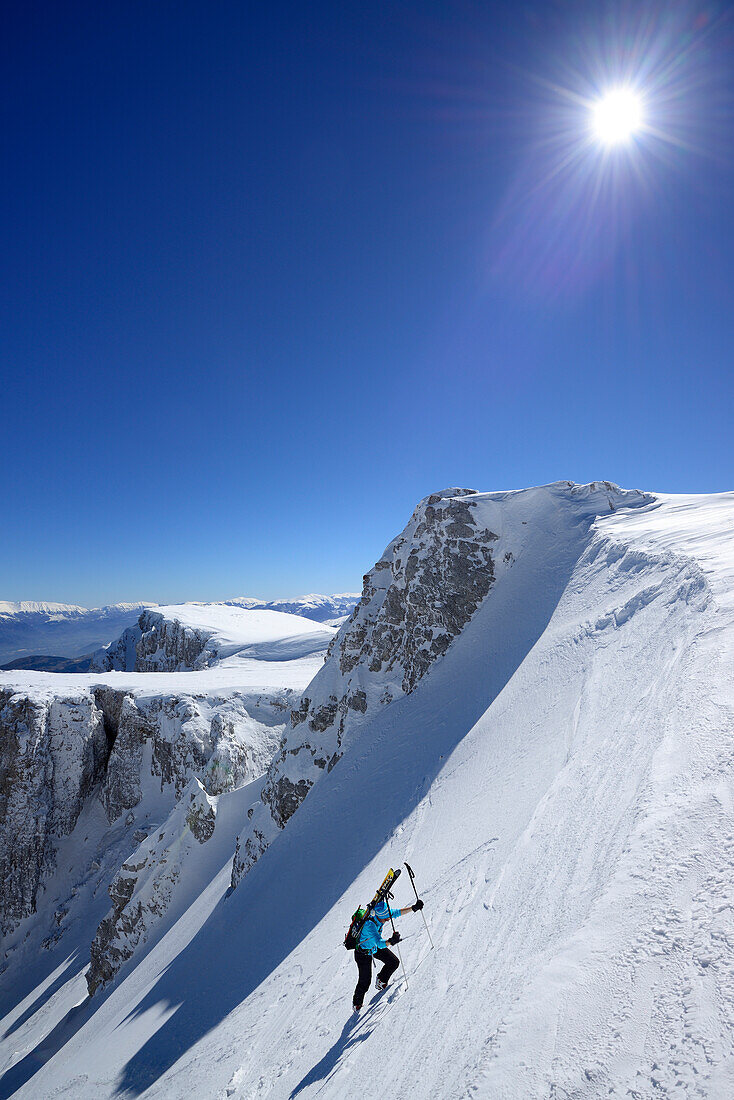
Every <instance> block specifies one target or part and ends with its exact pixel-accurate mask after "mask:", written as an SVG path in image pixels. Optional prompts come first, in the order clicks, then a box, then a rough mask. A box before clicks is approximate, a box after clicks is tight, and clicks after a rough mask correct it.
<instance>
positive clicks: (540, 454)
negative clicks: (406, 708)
mask: <svg viewBox="0 0 734 1100" xmlns="http://www.w3.org/2000/svg"><path fill="white" fill-rule="evenodd" d="M8 18H9V26H8V28H7V31H6V34H5V36H4V41H3V43H2V46H0V49H2V55H3V56H2V67H1V71H2V76H1V77H0V79H2V81H3V84H4V87H3V103H4V109H3V137H4V142H3V144H4V153H5V156H4V162H5V165H6V171H4V172H3V175H2V179H1V181H0V191H1V195H0V198H1V200H2V202H1V203H0V220H1V222H2V250H1V255H2V263H3V265H4V268H5V270H4V273H3V274H4V278H3V286H4V294H3V296H2V300H1V301H0V323H1V328H2V398H3V402H2V405H3V417H2V435H1V438H0V470H1V479H2V480H1V484H2V493H3V502H4V507H3V537H2V540H1V541H0V598H4V599H47V600H63V601H69V602H79V603H83V604H87V605H90V604H99V603H103V602H111V601H114V600H122V599H137V598H145V599H156V600H161V601H164V600H181V599H187V598H190V599H216V598H220V597H225V596H231V595H240V594H247V595H259V596H263V597H266V598H270V597H275V596H288V595H295V594H298V593H301V592H304V591H339V590H347V589H348V590H358V589H359V588H360V587H361V577H362V573H363V572H364V571H365V570H366V569H367V568H369V567H370V566H371V565H372V563H373V562H374V561H375V560H376V558H377V557H378V555H379V554H380V552H381V550H382V549H383V547H384V546H385V544H386V543H387V542H388V541H389V539H390V538H392V537H393V535H394V534H396V533H397V531H399V530H400V529H401V528H402V526H403V525H404V523H405V522H406V520H407V518H408V516H409V514H410V512H411V511H412V509H413V507H414V505H415V503H416V502H417V501H418V499H420V498H421V497H422V496H424V495H426V494H427V493H429V492H431V491H433V490H435V489H439V488H443V487H445V486H447V485H465V486H471V487H475V488H479V489H485V490H488V489H500V488H514V487H520V486H524V485H528V484H538V483H543V482H547V481H553V480H557V479H559V478H570V479H573V480H576V481H586V480H591V479H595V478H607V479H611V480H615V481H618V482H620V483H621V484H623V485H625V486H636V487H640V488H644V489H653V490H654V489H659V490H663V491H669V492H689V491H700V492H709V491H721V490H725V489H731V488H734V485H733V480H734V479H733V478H732V445H731V434H732V433H731V424H732V412H733V411H734V400H733V398H734V381H733V380H732V347H733V346H734V308H733V303H732V290H731V288H732V285H733V276H734V248H733V247H732V245H733V244H734V239H733V238H734V207H733V206H732V203H731V191H732V183H733V182H734V173H733V172H732V152H733V150H732V126H731V123H732V109H731V107H732V95H733V94H734V89H733V87H732V78H731V72H732V60H733V59H734V44H733V37H732V34H733V28H732V22H731V19H730V18H729V17H728V15H727V5H717V4H715V3H714V4H699V3H691V4H686V3H680V2H678V3H675V4H667V5H666V4H655V5H652V4H651V5H647V4H640V3H638V2H637V3H634V4H632V3H629V4H619V3H617V4H611V5H606V4H604V3H599V4H588V3H583V2H579V3H575V2H573V0H567V2H563V3H560V2H539V3H525V4H518V3H514V2H512V3H511V2H509V0H508V2H507V3H494V4H493V3H482V4H479V3H426V2H422V3H420V4H418V3H414V4H390V5H387V4H386V5H365V4H364V3H350V2H344V0H341V2H339V3H333V4H332V3H318V2H315V3H313V4H309V5H304V4H286V3H277V2H276V3H273V4H269V5H254V4H246V3H241V2H239V3H217V2H213V3H211V4H206V5H202V4H200V3H197V4H194V3H188V2H186V0H177V2H176V3H171V2H168V0H161V2H159V3H156V4H152V5H151V4H143V3H125V4H113V3H110V4H102V5H100V4H91V3H76V4H74V3H71V4H64V5H58V4H55V5H47V6H46V5H42V4H29V5H26V6H19V5H16V6H15V9H14V10H13V11H12V12H10V14H9V17H8ZM630 79H632V80H633V81H634V82H636V84H637V86H639V88H640V89H641V91H642V92H643V94H644V95H645V96H646V97H647V109H648V113H649V117H650V119H651V120H652V122H653V123H654V126H652V125H651V127H650V130H651V132H650V133H642V134H641V135H639V136H638V138H637V139H635V140H634V142H633V143H632V146H630V147H625V148H624V149H622V150H612V151H609V150H604V149H602V148H600V147H594V145H593V143H590V142H589V138H588V121H587V119H588V109H587V107H586V106H584V104H588V102H589V101H590V100H591V99H593V98H594V96H595V95H597V94H601V93H602V92H603V91H604V90H605V88H607V87H609V86H613V85H614V84H618V83H619V82H620V81H629V80H630ZM653 131H654V132H653Z"/></svg>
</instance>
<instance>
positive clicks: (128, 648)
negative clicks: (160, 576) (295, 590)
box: [92, 603, 334, 672]
mask: <svg viewBox="0 0 734 1100" xmlns="http://www.w3.org/2000/svg"><path fill="white" fill-rule="evenodd" d="M333 634H334V630H333V628H331V627H328V626H326V625H323V624H319V626H318V627H317V626H315V625H314V623H313V621H312V620H311V619H308V618H303V617H302V616H300V615H289V614H286V613H283V612H281V611H267V610H264V609H263V608H262V607H260V606H259V605H257V606H255V607H252V608H245V607H242V606H240V605H233V604H231V603H229V604H216V603H214V604H212V603H207V604H199V603H182V604H171V605H169V606H161V607H156V608H150V609H148V610H146V611H143V612H142V614H141V615H140V618H139V619H138V621H137V623H135V625H134V626H131V627H128V628H127V630H125V631H123V633H122V634H121V635H120V637H119V638H118V639H117V641H115V642H112V643H111V644H110V645H109V646H105V647H104V648H103V649H100V650H98V651H97V652H96V653H95V654H94V655H93V657H92V668H93V669H95V670H100V671H106V672H109V671H112V670H117V671H122V672H184V671H191V670H195V669H202V668H209V667H210V666H211V665H215V664H219V663H221V662H222V661H225V660H228V659H231V658H235V657H238V656H241V657H244V658H247V659H250V658H253V657H256V658H257V659H259V660H284V659H291V658H293V657H295V656H301V657H303V656H306V655H307V654H308V653H316V652H320V651H322V650H324V649H326V648H327V646H328V645H329V642H330V641H331V638H332V636H333Z"/></svg>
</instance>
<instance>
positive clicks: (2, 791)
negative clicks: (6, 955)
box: [0, 685, 294, 935]
mask: <svg viewBox="0 0 734 1100" xmlns="http://www.w3.org/2000/svg"><path fill="white" fill-rule="evenodd" d="M293 698H294V693H293V692H290V691H281V692H280V693H279V694H278V695H276V696H274V697H273V698H270V697H264V698H260V697H256V698H245V697H243V696H240V695H232V696H228V697H225V698H222V699H217V698H216V697H211V696H210V697H206V698H202V697H194V696H188V695H163V696H156V695H153V696H148V695H140V694H138V695H133V694H132V693H131V692H126V691H123V690H118V689H116V688H113V687H109V686H107V685H98V686H93V687H91V688H82V689H80V690H79V692H78V693H77V694H75V695H74V696H67V697H60V698H51V697H48V696H45V695H43V694H39V695H37V696H34V695H32V694H28V693H23V692H13V691H12V690H9V689H8V690H3V691H0V874H1V875H2V881H3V886H4V888H3V891H2V893H0V931H1V932H2V934H3V935H6V934H7V933H8V932H10V931H12V930H13V929H14V928H15V927H16V926H17V924H18V923H19V922H20V921H21V920H22V919H23V918H24V917H27V916H29V915H30V914H32V913H34V912H35V911H36V899H37V894H38V890H39V888H40V887H41V886H42V885H43V882H44V880H45V879H46V878H47V877H48V876H49V875H50V874H51V873H52V872H53V870H54V868H55V865H56V841H57V840H58V839H59V838H61V837H64V836H67V835H68V834H69V833H71V832H72V830H73V829H74V826H75V825H76V822H77V819H78V817H79V814H80V812H81V809H82V807H83V805H84V804H85V801H87V800H88V799H89V798H99V799H100V801H101V802H102V805H103V807H104V810H105V815H106V818H107V821H108V822H109V823H110V824H113V823H115V822H119V821H120V819H121V818H123V816H124V815H129V822H128V821H127V818H125V820H126V824H128V825H129V826H130V827H132V825H133V823H134V821H135V814H134V813H131V811H135V810H136V809H137V807H138V806H139V805H140V804H141V802H142V800H143V797H144V791H145V790H146V789H148V790H149V791H150V789H151V787H154V788H158V790H159V791H160V792H161V797H162V798H163V800H164V804H165V803H167V806H173V805H174V804H175V803H176V802H177V801H178V800H179V799H180V798H181V797H182V795H183V794H184V792H185V790H186V789H187V787H188V786H189V785H190V783H191V782H192V780H193V779H195V778H200V779H201V785H202V788H203V789H204V790H205V791H207V792H208V793H209V794H211V795H217V794H220V793H221V792H223V791H227V790H232V789H234V788H236V787H239V786H241V785H242V784H244V783H247V782H250V781H251V780H252V779H254V778H255V777H256V776H258V775H262V774H263V772H264V770H265V768H266V767H267V764H268V762H269V761H270V759H271V758H272V755H273V752H274V751H275V750H276V748H277V746H278V743H279V740H280V736H281V733H282V729H283V725H284V722H285V721H286V716H287V714H288V712H289V710H290V707H291V706H292V700H293ZM159 820H160V819H159ZM189 827H190V828H191V829H192V831H194V832H195V834H196V835H197V837H204V836H205V835H206V832H207V829H208V825H207V823H206V820H205V819H203V818H202V819H199V817H197V818H196V819H192V824H191V825H190V826H189Z"/></svg>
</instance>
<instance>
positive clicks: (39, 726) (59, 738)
mask: <svg viewBox="0 0 734 1100" xmlns="http://www.w3.org/2000/svg"><path fill="white" fill-rule="evenodd" d="M108 755H109V744H108V740H107V736H106V733H105V726H104V717H103V714H102V711H101V710H100V708H99V707H98V706H97V704H96V702H95V699H94V697H93V696H92V695H90V694H89V693H87V692H83V691H82V692H80V693H79V694H78V695H74V696H68V697H65V698H59V699H53V700H51V701H48V700H44V699H36V698H32V697H30V696H29V695H27V694H23V693H16V692H13V691H12V690H3V691H0V881H2V884H3V889H2V893H1V894H0V930H1V931H2V933H3V934H6V933H7V932H8V931H10V930H11V929H12V928H14V927H15V925H16V924H18V922H19V921H20V920H22V919H23V918H24V917H27V916H29V915H30V914H31V913H34V912H35V910H36V899H37V895H38V890H39V887H40V886H41V883H42V881H43V879H44V876H45V875H46V874H47V873H48V872H49V870H50V869H52V867H53V865H54V841H55V840H56V839H58V838H61V837H63V836H67V835H68V834H69V833H70V832H71V831H72V830H73V828H74V826H75V825H76V822H77V819H78V817H79V814H80V812H81V809H82V806H83V805H84V801H85V799H86V798H87V797H88V795H89V794H90V792H91V791H92V789H93V787H94V786H95V784H96V783H97V782H98V781H99V780H100V779H101V776H102V774H103V772H104V768H105V765H106V762H107V758H108Z"/></svg>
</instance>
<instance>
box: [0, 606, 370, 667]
mask: <svg viewBox="0 0 734 1100" xmlns="http://www.w3.org/2000/svg"><path fill="white" fill-rule="evenodd" d="M358 600H359V596H358V595H357V594H355V593H351V592H346V593H344V592H343V593H337V594H336V595H333V596H322V595H318V594H313V593H312V594H309V595H306V596H301V597H299V598H297V599H293V600H286V599H281V600H272V601H270V602H269V603H268V602H266V601H264V600H259V599H256V598H253V597H248V596H241V597H235V598H233V599H231V600H223V601H220V602H221V603H224V604H227V605H229V606H232V607H244V608H250V609H255V608H257V609H259V610H270V611H283V612H286V613H288V614H290V615H301V616H302V617H304V618H306V619H313V620H314V621H315V622H319V623H325V624H327V625H329V626H338V625H340V623H341V622H343V621H344V618H345V617H346V616H347V615H349V614H350V613H351V611H352V609H353V608H354V606H355V605H356V603H357V602H358ZM157 606H158V604H157V603H155V602H154V601H152V600H147V601H140V602H138V603H117V604H107V605H106V606H104V607H94V608H86V607H79V606H78V605H76V604H64V603H44V602H38V601H30V600H24V601H22V602H20V603H13V602H10V601H7V600H0V668H2V669H38V670H40V671H44V672H84V671H86V669H88V668H89V664H90V661H91V656H92V654H93V653H94V652H95V651H96V650H98V649H100V648H101V647H102V646H106V645H109V643H110V642H112V641H113V640H115V639H117V638H119V637H120V635H121V634H122V633H123V631H125V630H127V629H128V628H129V627H133V626H135V625H136V624H137V621H138V619H139V618H140V614H141V612H142V611H144V610H145V609H146V608H150V607H157ZM202 606H206V605H205V604H204V605H202Z"/></svg>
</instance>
